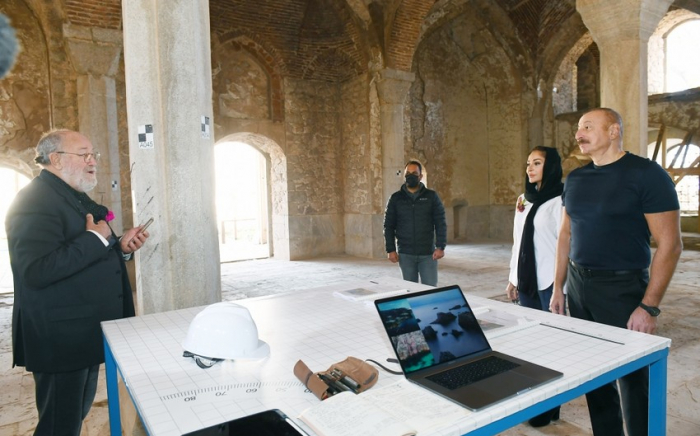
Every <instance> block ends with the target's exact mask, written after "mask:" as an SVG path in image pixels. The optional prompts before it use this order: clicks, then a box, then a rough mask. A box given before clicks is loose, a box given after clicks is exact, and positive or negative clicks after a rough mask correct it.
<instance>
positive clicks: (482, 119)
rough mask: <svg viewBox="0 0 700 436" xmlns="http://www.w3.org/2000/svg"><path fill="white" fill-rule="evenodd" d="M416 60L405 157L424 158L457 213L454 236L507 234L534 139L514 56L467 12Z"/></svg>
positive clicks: (450, 208) (436, 184) (439, 33)
mask: <svg viewBox="0 0 700 436" xmlns="http://www.w3.org/2000/svg"><path fill="white" fill-rule="evenodd" d="M415 66H416V81H415V83H414V84H413V86H412V88H411V91H410V95H409V99H410V105H411V108H410V122H411V126H410V129H411V132H410V133H411V135H410V142H409V143H408V144H407V147H406V157H407V158H410V157H418V158H419V159H421V160H422V161H423V163H424V165H425V171H426V173H427V178H428V182H429V186H430V187H431V188H432V189H435V190H436V191H437V192H438V194H440V196H441V198H442V200H443V202H444V203H445V206H446V207H447V208H448V211H449V212H450V213H451V214H452V215H453V216H452V217H451V218H452V220H451V221H452V222H451V224H452V225H451V226H450V229H449V230H448V235H450V236H452V237H454V235H455V234H458V235H460V237H465V238H466V239H467V240H475V239H481V238H487V237H495V238H506V239H507V238H508V237H510V235H512V206H511V205H512V204H514V202H515V199H516V198H517V196H518V195H519V194H520V192H521V191H522V189H523V188H522V183H523V182H522V179H523V176H522V174H523V173H522V170H523V167H522V165H523V163H524V148H523V144H527V130H526V127H525V126H526V123H525V122H524V121H523V112H524V108H523V103H522V101H521V92H522V90H521V88H522V86H521V82H520V79H519V76H518V74H517V73H516V72H515V71H514V68H513V63H512V62H511V61H510V59H509V58H508V56H507V54H506V53H505V52H504V51H503V50H502V49H501V47H500V45H499V43H498V41H496V39H494V38H493V36H492V35H491V33H490V32H489V31H488V30H487V29H486V28H485V27H484V26H483V24H482V23H480V22H479V21H477V20H475V19H473V18H472V17H471V16H468V15H466V14H465V15H462V16H460V17H458V18H456V19H455V20H453V21H452V22H450V23H449V24H447V25H445V26H443V28H441V29H440V30H438V31H436V32H435V33H433V34H432V35H430V36H429V37H428V38H427V39H426V40H425V41H424V42H423V43H422V44H421V46H420V47H419V50H418V52H417V53H416V62H415ZM454 206H457V209H458V210H459V211H460V212H459V213H458V214H455V212H454V211H455V208H454ZM498 206H506V207H505V208H500V207H498ZM465 208H466V209H465ZM455 217H457V220H455V219H454V218H455ZM448 221H449V220H448ZM455 229H457V230H455Z"/></svg>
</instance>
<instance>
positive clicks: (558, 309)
mask: <svg viewBox="0 0 700 436" xmlns="http://www.w3.org/2000/svg"><path fill="white" fill-rule="evenodd" d="M565 298H566V297H565V296H564V293H563V292H562V291H557V290H554V292H552V298H551V299H550V300H549V311H550V312H552V313H556V314H559V315H566V313H564V308H565V307H566V306H565V305H564V299H565Z"/></svg>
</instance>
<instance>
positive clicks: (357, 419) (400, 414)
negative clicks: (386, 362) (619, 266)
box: [299, 379, 471, 436]
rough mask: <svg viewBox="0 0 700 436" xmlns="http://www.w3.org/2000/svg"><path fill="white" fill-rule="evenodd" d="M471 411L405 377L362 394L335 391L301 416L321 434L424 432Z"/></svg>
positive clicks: (388, 435)
mask: <svg viewBox="0 0 700 436" xmlns="http://www.w3.org/2000/svg"><path fill="white" fill-rule="evenodd" d="M470 413H471V412H470V411H469V410H467V409H465V408H463V407H461V406H459V405H457V404H455V403H453V402H451V401H448V400H446V399H444V398H442V397H440V396H438V395H436V394H434V393H432V392H430V391H427V390H425V389H423V388H421V387H419V386H416V385H414V384H412V383H411V382H409V381H407V380H406V379H403V380H401V381H399V382H397V383H394V384H392V385H389V386H384V387H382V388H378V389H376V388H375V389H370V390H368V391H366V392H363V393H362V394H359V395H354V394H352V393H350V392H343V393H340V394H336V395H334V396H333V397H331V398H328V399H327V400H324V401H323V402H322V403H321V404H318V405H316V406H313V407H311V408H309V409H307V410H305V411H304V412H302V414H301V416H300V417H299V418H300V419H301V420H302V421H304V422H305V423H306V424H307V425H308V426H309V427H311V429H313V430H314V432H316V433H317V434H319V435H321V436H351V435H352V436H354V435H358V434H372V435H377V436H402V435H415V434H418V435H421V434H425V433H428V432H430V431H434V430H436V429H437V428H439V427H442V426H444V425H446V424H449V423H454V422H455V421H458V420H459V419H461V418H464V417H466V416H469V414H470Z"/></svg>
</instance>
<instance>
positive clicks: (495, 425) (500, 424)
mask: <svg viewBox="0 0 700 436" xmlns="http://www.w3.org/2000/svg"><path fill="white" fill-rule="evenodd" d="M667 357H668V348H664V349H663V350H660V351H656V352H654V353H652V354H649V355H647V356H644V357H642V358H640V359H637V360H635V361H633V362H630V363H627V364H625V365H622V366H621V367H619V368H616V369H613V370H612V371H609V372H606V373H605V374H602V375H600V376H598V377H596V378H594V379H593V380H591V381H588V382H586V383H584V384H582V385H580V386H577V387H575V388H573V389H571V390H568V391H566V392H563V393H561V394H559V395H556V396H554V397H551V398H548V399H546V400H544V401H542V402H540V403H537V404H535V405H533V406H530V407H528V408H527V409H523V410H521V411H519V412H516V413H514V414H512V415H509V416H506V417H505V418H501V419H499V420H498V421H494V422H492V423H491V424H488V425H486V426H484V427H481V428H478V429H476V430H474V431H472V432H469V433H467V434H468V435H469V436H491V435H495V434H498V433H499V432H501V431H504V430H507V429H509V428H511V427H515V426H516V425H518V424H520V423H522V422H524V421H527V420H528V419H530V418H532V417H533V416H537V415H539V414H540V413H544V412H546V411H547V410H550V409H552V408H554V407H556V406H558V405H561V404H564V403H566V402H568V401H571V400H573V399H575V398H578V397H580V396H581V395H584V394H585V393H586V392H590V391H592V390H593V389H595V388H598V387H600V386H603V385H604V384H606V383H610V382H611V381H614V380H617V379H619V378H620V377H622V376H623V375H626V374H629V373H631V372H633V371H636V370H638V369H640V368H643V367H645V366H649V434H653V435H655V436H664V435H665V434H666V382H667V380H666V370H667V367H666V365H667V360H666V359H667Z"/></svg>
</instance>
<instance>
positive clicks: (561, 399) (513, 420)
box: [104, 338, 668, 436]
mask: <svg viewBox="0 0 700 436" xmlns="http://www.w3.org/2000/svg"><path fill="white" fill-rule="evenodd" d="M104 348H105V376H106V380H107V404H108V407H109V429H110V434H111V435H113V436H120V435H121V434H122V428H121V427H122V426H121V416H120V413H119V386H118V384H117V370H118V369H119V368H118V367H117V362H116V360H115V359H114V355H113V354H112V350H111V349H110V347H109V344H108V342H107V338H104ZM667 358H668V348H664V349H663V350H659V351H656V352H654V353H652V354H649V355H647V356H644V357H641V358H639V359H637V360H635V361H633V362H630V363H627V364H625V365H622V366H621V367H619V368H616V369H613V370H612V371H609V372H606V373H605V374H602V375H600V376H598V377H596V378H594V379H593V380H591V381H588V382H586V383H584V384H582V385H580V386H577V387H575V388H573V389H571V390H568V391H566V392H563V393H561V394H559V395H556V396H554V397H552V398H548V399H546V400H544V401H542V402H540V403H537V404H535V405H533V406H530V407H528V408H527V409H523V410H521V411H519V412H516V413H514V414H512V415H509V416H506V417H505V418H501V419H499V420H498V421H494V422H492V423H490V424H488V425H486V426H484V427H481V428H478V429H476V430H474V431H472V432H469V433H467V434H468V435H469V436H492V435H495V434H498V433H499V432H502V431H504V430H507V429H509V428H511V427H515V426H516V425H518V424H520V423H522V422H524V421H527V420H528V419H530V418H532V417H533V416H537V415H539V414H540V413H544V412H546V411H547V410H550V409H552V408H554V407H556V406H558V405H560V404H564V403H566V402H568V401H571V400H573V399H575V398H578V397H580V396H581V395H584V394H585V393H586V392H590V391H591V390H593V389H595V388H598V387H600V386H602V385H604V384H606V383H610V382H611V381H614V380H617V379H619V378H620V377H622V376H623V375H626V374H629V373H631V372H633V371H636V370H638V369H640V368H643V367H645V366H648V367H649V434H653V435H655V436H665V435H666V386H667ZM127 390H128V389H127ZM129 395H131V392H130V393H129ZM131 400H132V401H133V398H132V399H131ZM139 418H141V417H140V414H139Z"/></svg>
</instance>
